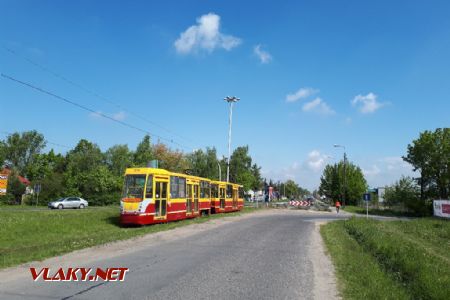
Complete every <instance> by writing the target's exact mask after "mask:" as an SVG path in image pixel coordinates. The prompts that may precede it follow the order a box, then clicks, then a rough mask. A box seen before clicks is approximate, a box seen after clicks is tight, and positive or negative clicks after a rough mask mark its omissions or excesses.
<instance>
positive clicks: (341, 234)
mask: <svg viewBox="0 0 450 300" xmlns="http://www.w3.org/2000/svg"><path fill="white" fill-rule="evenodd" d="M321 233H322V236H323V238H324V241H325V244H326V245H327V248H328V251H329V253H330V254H331V256H332V259H333V262H334V265H335V268H336V273H337V277H338V281H339V283H340V285H339V286H340V292H341V293H342V295H343V296H344V298H345V299H363V298H364V299H448V295H450V251H449V250H450V222H448V221H446V220H436V219H416V220H411V221H391V222H381V221H375V220H365V219H359V218H352V219H351V220H348V221H337V222H332V223H329V224H327V225H325V226H323V227H322V229H321Z"/></svg>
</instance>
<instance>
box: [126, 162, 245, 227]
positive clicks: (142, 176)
mask: <svg viewBox="0 0 450 300" xmlns="http://www.w3.org/2000/svg"><path fill="white" fill-rule="evenodd" d="M243 207H244V199H243V188H242V186H241V185H238V184H235V183H229V182H221V181H212V180H210V179H207V178H202V177H197V176H191V175H187V174H180V173H173V172H169V171H167V170H164V169H155V168H129V169H127V170H126V171H125V183H124V190H123V197H122V199H121V201H120V222H121V223H122V224H140V225H145V224H155V223H164V222H170V221H175V220H182V219H188V218H195V217H198V216H200V215H209V214H210V213H222V212H231V211H238V210H241V209H242V208H243Z"/></svg>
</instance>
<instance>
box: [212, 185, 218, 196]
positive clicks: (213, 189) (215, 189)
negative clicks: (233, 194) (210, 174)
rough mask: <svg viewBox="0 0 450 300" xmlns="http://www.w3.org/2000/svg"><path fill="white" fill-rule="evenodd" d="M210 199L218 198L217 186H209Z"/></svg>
mask: <svg viewBox="0 0 450 300" xmlns="http://www.w3.org/2000/svg"><path fill="white" fill-rule="evenodd" d="M211 197H212V198H219V187H218V186H217V184H211Z"/></svg>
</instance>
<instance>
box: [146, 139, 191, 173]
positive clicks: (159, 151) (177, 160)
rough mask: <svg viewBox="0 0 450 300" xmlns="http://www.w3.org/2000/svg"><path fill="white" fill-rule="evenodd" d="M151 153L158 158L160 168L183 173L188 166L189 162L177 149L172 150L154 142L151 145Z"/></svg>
mask: <svg viewBox="0 0 450 300" xmlns="http://www.w3.org/2000/svg"><path fill="white" fill-rule="evenodd" d="M153 155H154V158H155V159H157V160H158V163H159V167H160V168H161V169H166V170H169V171H172V172H178V173H184V171H185V170H187V169H188V168H189V163H188V162H187V160H186V158H185V157H184V155H183V153H182V152H180V151H178V150H175V151H173V150H171V149H169V148H168V147H167V146H166V145H164V144H161V143H158V144H156V145H155V146H154V147H153Z"/></svg>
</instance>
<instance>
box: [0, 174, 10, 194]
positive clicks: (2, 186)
mask: <svg viewBox="0 0 450 300" xmlns="http://www.w3.org/2000/svg"><path fill="white" fill-rule="evenodd" d="M7 187H8V175H7V174H0V195H5V194H6V188H7Z"/></svg>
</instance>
